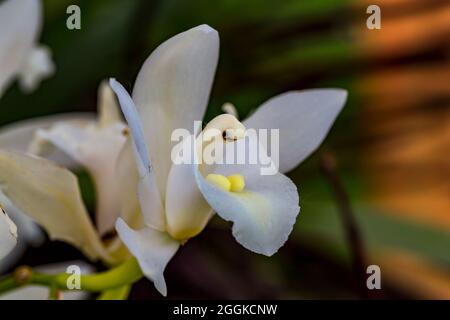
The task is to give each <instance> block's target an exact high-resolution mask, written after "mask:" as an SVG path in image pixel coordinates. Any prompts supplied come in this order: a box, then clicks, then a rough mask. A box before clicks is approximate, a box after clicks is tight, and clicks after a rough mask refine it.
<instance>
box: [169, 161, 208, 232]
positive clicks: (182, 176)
mask: <svg viewBox="0 0 450 320" xmlns="http://www.w3.org/2000/svg"><path fill="white" fill-rule="evenodd" d="M212 214H213V210H212V209H211V206H210V205H209V204H208V202H206V201H205V198H204V197H203V195H202V193H201V192H200V190H199V189H198V187H197V183H196V180H195V176H194V174H193V172H192V166H191V165H189V164H173V165H172V168H171V169H170V173H169V178H168V181H167V193H166V220H167V231H168V232H169V234H170V235H171V236H172V237H174V238H175V239H178V240H185V239H189V238H192V237H194V236H196V235H197V234H199V233H200V232H201V231H202V230H203V229H204V228H205V226H206V224H207V223H208V221H209V220H210V218H211V216H212Z"/></svg>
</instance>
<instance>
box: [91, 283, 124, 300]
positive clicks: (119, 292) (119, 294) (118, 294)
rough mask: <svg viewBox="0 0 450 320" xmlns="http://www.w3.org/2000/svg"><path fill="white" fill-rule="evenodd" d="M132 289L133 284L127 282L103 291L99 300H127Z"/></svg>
mask: <svg viewBox="0 0 450 320" xmlns="http://www.w3.org/2000/svg"><path fill="white" fill-rule="evenodd" d="M130 291H131V285H130V284H126V285H124V286H122V287H118V288H115V289H110V290H105V291H103V292H102V293H101V294H100V295H99V296H98V298H97V300H126V299H127V298H128V295H129V294H130Z"/></svg>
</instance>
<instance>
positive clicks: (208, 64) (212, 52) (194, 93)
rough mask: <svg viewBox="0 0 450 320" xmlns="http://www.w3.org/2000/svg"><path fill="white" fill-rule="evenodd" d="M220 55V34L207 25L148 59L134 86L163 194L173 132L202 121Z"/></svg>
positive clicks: (176, 38) (168, 43)
mask: <svg viewBox="0 0 450 320" xmlns="http://www.w3.org/2000/svg"><path fill="white" fill-rule="evenodd" d="M218 57H219V35H218V33H217V31H216V30H214V29H212V28H211V27H209V26H207V25H201V26H198V27H195V28H193V29H190V30H188V31H185V32H183V33H180V34H178V35H176V36H174V37H172V38H170V39H169V40H167V41H166V42H164V43H163V44H161V45H160V46H159V47H158V48H157V49H156V50H155V51H154V52H153V53H152V54H151V55H150V57H149V58H148V59H147V60H146V61H145V63H144V65H143V66H142V68H141V70H140V72H139V75H138V77H137V79H136V83H135V86H134V90H133V100H134V102H135V103H136V106H137V107H138V110H139V113H140V115H141V119H142V123H143V127H144V132H145V137H146V139H147V142H148V144H149V147H150V152H151V155H152V163H153V166H154V168H155V174H156V177H157V181H158V188H159V191H160V194H161V196H162V197H164V196H165V192H166V182H167V176H168V175H169V170H170V167H171V161H170V152H171V149H172V144H171V134H172V131H173V130H174V129H179V128H185V129H188V130H190V131H192V130H193V127H194V121H201V120H202V119H203V116H204V113H205V110H206V106H207V103H208V99H209V93H210V90H211V86H212V83H213V78H214V74H215V70H216V66H217V61H218Z"/></svg>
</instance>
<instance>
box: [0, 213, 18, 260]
mask: <svg viewBox="0 0 450 320" xmlns="http://www.w3.org/2000/svg"><path fill="white" fill-rule="evenodd" d="M16 243H17V227H16V225H15V224H14V222H12V220H11V219H10V218H9V217H8V215H7V214H6V212H5V211H4V210H3V209H0V260H1V259H3V258H4V257H5V256H6V255H7V254H8V253H9V252H11V250H12V249H13V248H14V246H15V245H16Z"/></svg>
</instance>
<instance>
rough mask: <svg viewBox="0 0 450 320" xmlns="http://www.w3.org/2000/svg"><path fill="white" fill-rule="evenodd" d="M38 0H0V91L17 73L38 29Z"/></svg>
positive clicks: (39, 6) (39, 23)
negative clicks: (0, 1) (0, 0)
mask: <svg viewBox="0 0 450 320" xmlns="http://www.w3.org/2000/svg"><path fill="white" fill-rule="evenodd" d="M41 20H42V12H41V4H40V1H39V0H21V1H17V0H6V1H3V2H2V3H0V30H1V32H0V70H1V72H0V95H1V94H2V92H3V90H4V89H5V88H6V86H7V85H8V84H9V82H10V81H12V79H13V78H14V77H15V76H16V75H17V73H18V72H19V70H20V68H21V67H22V65H23V63H24V61H25V59H26V58H27V56H28V55H29V53H30V52H31V50H32V48H33V46H34V43H35V41H36V38H37V36H38V34H39V32H40V29H41Z"/></svg>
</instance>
